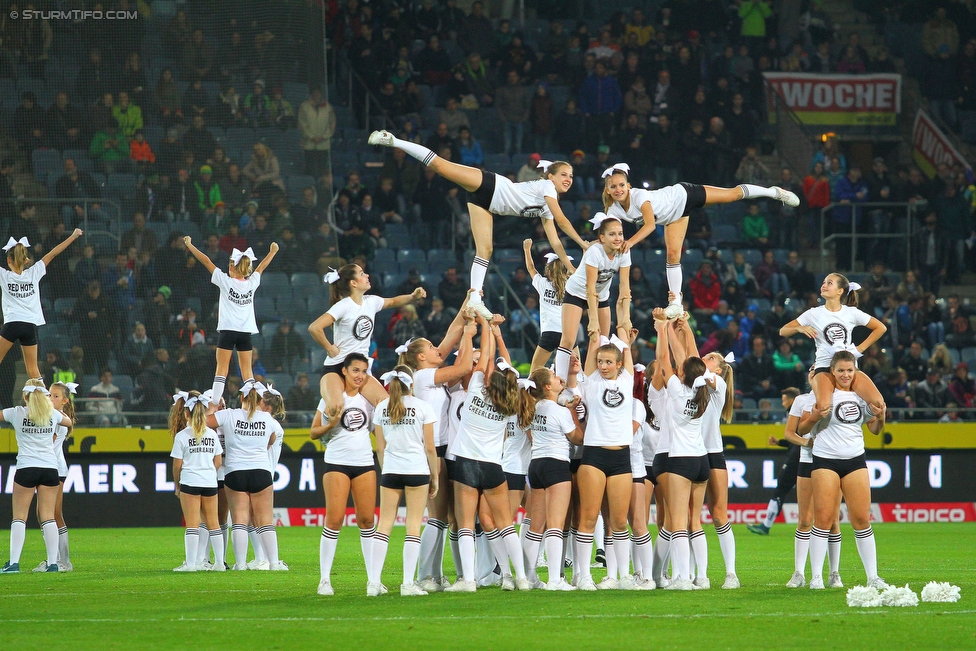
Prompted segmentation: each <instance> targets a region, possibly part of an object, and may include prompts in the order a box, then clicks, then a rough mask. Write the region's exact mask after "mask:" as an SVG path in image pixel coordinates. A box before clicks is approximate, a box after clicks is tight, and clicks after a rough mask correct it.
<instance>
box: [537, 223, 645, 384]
mask: <svg viewBox="0 0 976 651" xmlns="http://www.w3.org/2000/svg"><path fill="white" fill-rule="evenodd" d="M590 223H592V224H593V230H594V231H596V233H597V237H598V241H597V242H594V244H593V246H591V247H590V248H588V249H587V250H586V252H585V253H583V259H582V260H580V265H579V267H577V268H576V271H574V272H573V275H571V276H570V277H569V280H567V281H566V293H565V295H564V296H563V310H562V327H561V331H562V336H561V337H560V340H559V348H557V349H556V362H555V365H556V375H558V376H559V377H561V378H563V379H564V380H566V379H569V356H570V354H571V353H572V349H573V346H574V345H575V342H576V333H577V331H578V330H579V325H580V321H582V319H583V311H584V310H586V315H587V319H588V323H587V326H586V331H587V333H588V335H589V336H590V337H591V338H592V336H593V334H594V333H596V334H597V335H603V336H607V335H609V334H610V283H611V282H612V281H613V277H614V276H615V275H616V274H618V273H619V274H620V294H619V296H620V299H622V300H623V301H624V309H623V311H622V315H623V317H624V319H625V320H624V321H621V322H620V323H618V325H619V326H623V328H624V330H625V331H627V332H630V253H627V252H625V251H624V250H623V245H624V228H623V224H622V223H621V222H620V218H619V217H614V216H612V215H605V214H603V213H602V212H600V213H597V214H596V215H595V216H594V217H593V219H591V220H590Z"/></svg>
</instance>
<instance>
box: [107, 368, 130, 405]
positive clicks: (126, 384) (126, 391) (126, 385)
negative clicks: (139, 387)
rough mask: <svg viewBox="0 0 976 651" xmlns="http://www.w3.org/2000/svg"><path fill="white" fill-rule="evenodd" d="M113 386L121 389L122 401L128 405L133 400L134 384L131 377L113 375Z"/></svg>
mask: <svg viewBox="0 0 976 651" xmlns="http://www.w3.org/2000/svg"><path fill="white" fill-rule="evenodd" d="M112 384H114V385H115V386H117V387H118V388H119V391H120V392H121V393H122V399H123V400H124V401H125V402H127V403H128V402H129V401H130V400H132V388H133V382H132V378H131V377H129V376H128V375H118V374H117V375H113V376H112Z"/></svg>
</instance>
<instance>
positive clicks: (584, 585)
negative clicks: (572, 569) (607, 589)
mask: <svg viewBox="0 0 976 651" xmlns="http://www.w3.org/2000/svg"><path fill="white" fill-rule="evenodd" d="M576 589H577V590H582V591H584V592H596V591H597V587H596V584H595V583H593V577H592V576H584V577H582V578H580V580H579V582H578V583H577V585H576Z"/></svg>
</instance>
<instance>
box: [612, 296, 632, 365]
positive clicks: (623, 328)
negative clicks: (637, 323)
mask: <svg viewBox="0 0 976 651" xmlns="http://www.w3.org/2000/svg"><path fill="white" fill-rule="evenodd" d="M629 303H630V301H627V300H625V299H624V298H623V296H621V297H620V298H618V299H617V337H618V338H619V339H620V340H622V341H623V342H624V343H625V344H627V346H626V347H625V348H624V349H623V350H622V351H620V352H621V356H622V357H623V361H624V370H625V371H627V372H628V373H630V374H631V375H633V374H634V356H633V354H632V352H631V348H630V347H631V346H632V345H633V344H634V339H636V338H637V330H634V329H632V328H631V327H630V319H629V314H628V312H629V310H630V305H629ZM625 310H626V311H625ZM624 319H626V322H625V321H624Z"/></svg>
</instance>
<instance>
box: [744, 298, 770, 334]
mask: <svg viewBox="0 0 976 651" xmlns="http://www.w3.org/2000/svg"><path fill="white" fill-rule="evenodd" d="M758 312H759V306H757V305H756V304H755V303H750V304H749V306H748V307H747V308H746V313H745V315H744V316H743V317H742V318H741V319H739V330H740V331H741V332H742V336H743V337H746V338H751V337H755V336H757V335H758V336H761V335H763V334H764V332H765V324H764V323H763V321H762V319H760V318H759V317H758V316H756V314H757V313H758Z"/></svg>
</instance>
